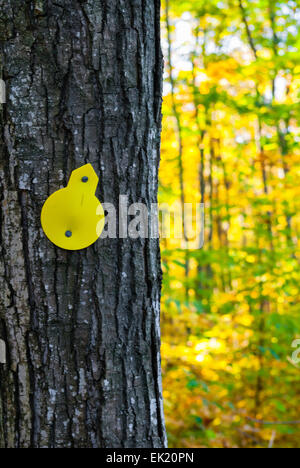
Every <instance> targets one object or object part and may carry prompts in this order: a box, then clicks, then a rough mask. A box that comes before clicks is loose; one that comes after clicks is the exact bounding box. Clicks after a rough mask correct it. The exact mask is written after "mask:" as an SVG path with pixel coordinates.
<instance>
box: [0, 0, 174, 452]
mask: <svg viewBox="0 0 300 468" xmlns="http://www.w3.org/2000/svg"><path fill="white" fill-rule="evenodd" d="M159 21H160V1H159V0H147V1H145V0H86V1H84V0H56V1H54V0H38V1H33V0H26V1H23V0H6V1H5V2H1V5H0V39H1V62H0V63H1V64H2V65H1V66H2V76H3V79H4V80H5V82H6V88H7V103H6V104H5V105H2V106H1V117H0V118H1V127H0V128H1V133H0V184H1V185H0V198H1V211H0V220H1V230H0V235H1V248H0V291H1V292H0V338H1V339H2V340H3V341H4V343H5V346H6V354H7V356H6V364H0V447H4V448H28V447H33V448H85V447H87V448H99V447H113V448H117V447H125V448H128V447H164V446H165V445H166V437H165V429H164V420H163V409H162V390H161V370H160V330H159V313H160V286H161V268H160V253H159V243H158V240H155V239H153V240H150V239H137V240H133V239H130V238H126V239H120V238H117V239H100V240H99V241H98V242H97V243H95V244H94V245H93V246H92V247H90V248H88V249H85V250H82V251H73V252H71V251H64V250H62V249H59V248H58V247H55V246H54V245H53V244H51V243H50V242H49V241H48V240H47V238H46V237H45V235H44V234H43V231H42V230H41V226H40V212H41V208H42V206H43V203H44V202H45V200H46V199H47V197H48V196H49V195H50V194H51V193H53V192H54V191H56V190H57V189H58V188H60V187H61V186H64V185H66V183H67V180H68V178H69V175H70V173H71V171H72V170H73V169H75V168H77V167H80V166H82V165H84V164H85V163H87V162H90V163H91V164H93V166H94V168H95V170H96V171H97V172H98V174H99V177H100V184H99V188H98V192H97V196H98V198H99V199H100V200H101V201H102V202H103V201H105V202H110V203H113V204H114V205H115V206H116V208H117V210H118V201H119V195H127V197H128V201H129V203H131V202H143V203H145V204H147V205H148V206H150V204H151V203H155V202H156V197H157V174H158V164H159V153H160V130H161V95H162V55H161V48H160V24H159Z"/></svg>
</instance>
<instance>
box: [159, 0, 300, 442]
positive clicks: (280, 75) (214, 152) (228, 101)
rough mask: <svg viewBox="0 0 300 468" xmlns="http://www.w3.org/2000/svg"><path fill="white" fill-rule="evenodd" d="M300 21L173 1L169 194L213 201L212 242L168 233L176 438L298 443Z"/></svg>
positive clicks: (166, 36)
mask: <svg viewBox="0 0 300 468" xmlns="http://www.w3.org/2000/svg"><path fill="white" fill-rule="evenodd" d="M299 26H300V5H299V2H298V1H287V0H278V1H270V0H223V1H218V0H210V1H204V0H190V1H188V0H187V1H185V0H167V1H164V2H163V14H162V28H163V49H164V54H165V65H166V67H165V87H164V104H163V115H164V120H163V135H162V161H161V168H160V193H159V199H160V202H161V203H165V202H167V203H169V204H172V203H173V202H176V201H177V202H179V203H184V202H190V203H199V202H202V203H204V204H205V243H204V246H203V248H201V249H189V250H188V249H183V248H182V245H181V244H179V241H176V240H174V239H162V262H163V271H164V285H163V295H162V298H163V300H162V359H163V379H164V382H163V383H164V400H165V413H166V422H167V430H168V437H169V445H170V447H241V448H259V447H267V448H268V447H269V448H275V447H285V448H296V447H297V446H299V432H300V421H299V419H300V411H299V405H298V402H299V394H300V378H299V376H300V366H299V363H298V359H296V358H297V352H296V353H295V351H296V348H293V346H294V347H296V346H297V342H295V340H297V338H298V339H299V338H300V320H299V316H300V304H299V288H300V268H299V261H300V251H299V245H300V243H299V229H300V216H299V208H300V185H299V177H300V149H299V142H300V127H299V123H300V107H299V101H300V33H299ZM299 343H300V342H299ZM299 347H300V344H299V345H298V348H299Z"/></svg>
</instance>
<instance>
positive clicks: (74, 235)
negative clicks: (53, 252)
mask: <svg viewBox="0 0 300 468" xmlns="http://www.w3.org/2000/svg"><path fill="white" fill-rule="evenodd" d="M98 182H99V178H98V176H97V174H96V172H95V171H94V169H93V167H92V166H91V164H86V165H85V166H82V167H80V168H79V169H76V170H75V171H73V172H72V174H71V177H70V180H69V183H68V185H67V187H66V188H64V189H61V190H58V191H57V192H55V193H53V194H52V195H51V196H50V197H49V198H48V199H47V201H46V202H45V204H44V206H43V208H42V213H41V223H42V228H43V230H44V233H45V234H46V236H47V237H48V239H49V240H50V241H51V242H53V244H55V245H57V246H58V247H60V248H62V249H66V250H80V249H85V248H86V247H89V246H90V245H92V244H94V242H96V240H97V239H98V238H99V237H100V235H101V233H102V231H103V228H104V224H105V215H104V211H103V208H102V205H101V203H100V202H99V200H98V198H96V196H95V192H96V188H97V185H98Z"/></svg>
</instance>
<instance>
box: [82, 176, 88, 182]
mask: <svg viewBox="0 0 300 468" xmlns="http://www.w3.org/2000/svg"><path fill="white" fill-rule="evenodd" d="M81 180H82V182H84V183H86V182H87V181H88V180H89V178H88V177H86V176H84V177H82V179H81Z"/></svg>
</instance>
